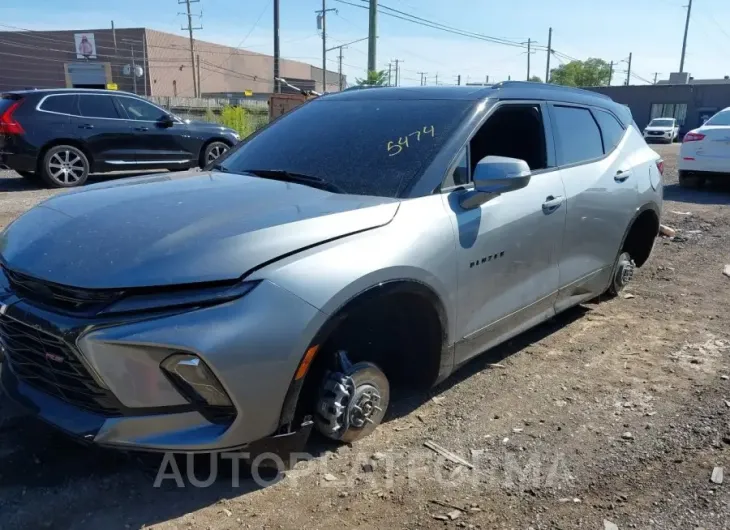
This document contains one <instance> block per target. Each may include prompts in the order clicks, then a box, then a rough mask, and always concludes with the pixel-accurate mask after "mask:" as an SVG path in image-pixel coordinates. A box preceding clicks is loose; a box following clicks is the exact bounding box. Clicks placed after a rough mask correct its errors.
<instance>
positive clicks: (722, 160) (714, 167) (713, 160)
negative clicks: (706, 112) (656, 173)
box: [679, 107, 730, 187]
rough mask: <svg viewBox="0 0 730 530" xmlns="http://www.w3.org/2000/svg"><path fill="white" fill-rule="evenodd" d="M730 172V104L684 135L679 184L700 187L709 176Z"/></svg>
mask: <svg viewBox="0 0 730 530" xmlns="http://www.w3.org/2000/svg"><path fill="white" fill-rule="evenodd" d="M721 173H727V174H730V107H728V108H726V109H723V110H721V111H720V112H718V113H717V114H715V115H714V116H713V117H712V118H710V119H709V120H707V121H706V122H705V123H704V125H702V127H699V128H698V129H693V130H691V131H689V132H688V133H687V134H686V135H684V140H682V147H681V148H680V150H679V185H680V186H683V187H699V186H701V185H702V184H704V182H705V179H706V177H708V176H712V175H717V174H721Z"/></svg>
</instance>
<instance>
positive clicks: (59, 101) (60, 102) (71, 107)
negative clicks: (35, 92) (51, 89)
mask: <svg viewBox="0 0 730 530" xmlns="http://www.w3.org/2000/svg"><path fill="white" fill-rule="evenodd" d="M39 108H40V109H41V110H44V111H46V112H58V113H59V114H78V110H77V108H76V96H75V95H73V94H63V95H58V96H48V97H47V98H46V99H44V100H43V102H42V103H41V105H40V107H39Z"/></svg>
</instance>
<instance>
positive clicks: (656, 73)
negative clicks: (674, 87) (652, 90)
mask: <svg viewBox="0 0 730 530" xmlns="http://www.w3.org/2000/svg"><path fill="white" fill-rule="evenodd" d="M660 73H661V72H654V84H655V85H656V78H657V76H658V75H659V74H660Z"/></svg>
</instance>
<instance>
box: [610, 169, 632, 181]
mask: <svg viewBox="0 0 730 530" xmlns="http://www.w3.org/2000/svg"><path fill="white" fill-rule="evenodd" d="M630 176H631V171H621V170H619V171H617V172H616V174H615V175H614V176H613V180H615V181H616V182H624V181H625V180H626V179H627V178H629V177H630Z"/></svg>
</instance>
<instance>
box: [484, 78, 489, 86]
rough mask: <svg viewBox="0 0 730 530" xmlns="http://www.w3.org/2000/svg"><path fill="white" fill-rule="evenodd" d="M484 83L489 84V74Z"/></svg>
mask: <svg viewBox="0 0 730 530" xmlns="http://www.w3.org/2000/svg"><path fill="white" fill-rule="evenodd" d="M484 84H485V85H488V84H489V76H486V78H485V79H484Z"/></svg>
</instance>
